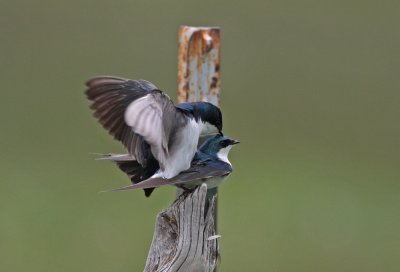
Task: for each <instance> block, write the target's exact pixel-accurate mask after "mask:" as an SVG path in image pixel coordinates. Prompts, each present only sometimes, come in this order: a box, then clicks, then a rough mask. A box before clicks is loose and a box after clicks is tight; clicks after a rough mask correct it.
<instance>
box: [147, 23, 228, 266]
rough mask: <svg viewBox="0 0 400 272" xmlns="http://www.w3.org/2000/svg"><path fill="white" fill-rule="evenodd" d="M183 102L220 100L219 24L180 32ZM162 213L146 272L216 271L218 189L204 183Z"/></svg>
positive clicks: (158, 217)
mask: <svg viewBox="0 0 400 272" xmlns="http://www.w3.org/2000/svg"><path fill="white" fill-rule="evenodd" d="M178 51H179V52H178V54H179V55H178V102H179V103H182V102H188V101H189V102H195V101H207V102H210V103H213V104H214V105H217V106H218V104H219V90H220V38H219V28H215V27H189V26H182V27H181V28H180V30H179V50H178ZM177 194H178V196H177V199H176V200H175V201H174V202H173V203H172V204H171V206H170V207H168V208H167V209H165V210H164V211H162V212H161V213H159V214H158V216H157V220H156V229H155V232H154V236H153V242H152V245H151V248H150V251H149V255H148V257H147V262H146V267H145V269H144V271H145V272H150V271H151V272H153V271H164V272H167V271H168V272H177V271H208V272H212V271H216V266H217V261H218V259H219V246H218V241H217V239H216V238H218V235H217V232H216V224H217V212H216V202H217V198H216V196H217V190H216V189H211V190H207V185H206V184H203V185H202V186H200V187H199V188H197V189H196V190H195V191H193V192H191V193H190V194H183V195H181V192H180V191H179V189H178V192H177Z"/></svg>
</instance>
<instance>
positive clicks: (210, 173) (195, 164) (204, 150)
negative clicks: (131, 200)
mask: <svg viewBox="0 0 400 272" xmlns="http://www.w3.org/2000/svg"><path fill="white" fill-rule="evenodd" d="M238 143H239V141H236V140H232V139H229V138H227V137H225V136H222V135H216V136H214V137H210V138H208V139H207V140H206V141H205V142H204V143H203V144H202V145H201V147H200V148H199V150H198V151H197V152H196V154H195V156H194V158H193V160H192V162H191V165H190V168H189V169H187V170H185V171H183V172H181V173H179V174H178V175H176V176H174V177H172V178H167V179H164V178H161V177H158V176H157V174H155V175H153V176H152V177H150V178H149V179H147V180H144V181H142V182H139V183H136V184H132V185H129V186H125V187H121V188H118V189H114V190H111V191H126V190H134V189H145V190H146V189H153V188H157V187H160V186H163V185H175V186H177V187H180V188H183V189H186V190H189V189H193V188H194V187H196V186H198V185H200V184H202V183H203V182H205V183H207V186H208V188H209V189H210V188H214V187H217V186H218V185H220V184H221V183H222V182H223V181H224V180H225V179H226V177H227V176H228V175H229V174H230V173H231V172H232V164H231V163H230V162H229V160H228V153H229V151H230V149H231V148H232V146H233V145H235V144H238ZM117 163H118V164H119V162H117ZM124 163H126V164H125V166H126V168H124V167H122V168H121V169H125V171H126V172H130V170H129V162H126V161H125V162H124ZM119 165H120V167H121V164H119Z"/></svg>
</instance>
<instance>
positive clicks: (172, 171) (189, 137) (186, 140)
mask: <svg viewBox="0 0 400 272" xmlns="http://www.w3.org/2000/svg"><path fill="white" fill-rule="evenodd" d="M200 133H201V126H199V125H198V124H197V122H196V121H195V120H190V121H189V122H188V124H187V125H186V127H185V128H183V129H182V130H181V132H180V134H179V135H177V136H176V137H177V141H179V143H180V144H178V145H177V146H176V148H175V149H174V150H170V153H169V155H170V156H169V158H168V159H167V161H166V163H165V170H164V172H163V173H162V176H163V177H164V178H172V177H174V176H176V175H177V174H179V173H180V172H182V171H184V170H186V169H188V168H189V167H190V163H191V161H192V159H193V156H194V154H195V153H196V150H197V143H198V141H199V136H200Z"/></svg>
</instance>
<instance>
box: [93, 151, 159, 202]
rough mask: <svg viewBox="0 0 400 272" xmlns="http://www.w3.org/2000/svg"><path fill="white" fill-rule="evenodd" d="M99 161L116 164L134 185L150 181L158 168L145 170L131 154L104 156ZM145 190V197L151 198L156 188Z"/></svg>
mask: <svg viewBox="0 0 400 272" xmlns="http://www.w3.org/2000/svg"><path fill="white" fill-rule="evenodd" d="M98 159H99V160H107V161H112V162H114V163H115V164H116V165H117V166H118V168H119V169H120V170H121V171H122V172H124V173H125V174H126V175H127V176H128V177H129V178H130V180H131V181H132V183H133V184H136V183H139V182H141V181H143V180H146V179H148V178H149V177H151V176H152V175H153V174H154V173H155V172H156V171H157V168H156V167H146V168H143V167H142V165H141V164H140V163H138V162H137V161H136V160H135V158H134V157H132V156H131V155H129V154H103V155H101V157H100V158H98ZM153 168H154V169H153ZM143 190H144V194H145V196H146V197H149V196H150V195H151V193H152V192H153V190H154V188H146V189H143Z"/></svg>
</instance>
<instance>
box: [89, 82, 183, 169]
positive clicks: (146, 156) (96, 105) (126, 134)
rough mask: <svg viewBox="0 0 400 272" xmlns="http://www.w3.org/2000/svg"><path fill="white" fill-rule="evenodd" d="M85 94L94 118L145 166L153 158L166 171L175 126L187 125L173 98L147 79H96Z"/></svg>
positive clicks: (90, 83)
mask: <svg viewBox="0 0 400 272" xmlns="http://www.w3.org/2000/svg"><path fill="white" fill-rule="evenodd" d="M86 85H87V86H88V89H87V91H86V95H87V97H88V99H89V100H91V101H92V104H91V108H92V109H93V110H94V116H95V117H96V118H97V119H98V120H99V122H100V123H101V124H102V125H103V127H104V128H105V129H106V130H108V132H109V133H110V134H111V135H112V136H114V138H115V139H117V140H119V141H121V142H122V143H123V144H124V146H125V147H126V148H127V150H128V152H129V153H130V154H131V155H132V156H133V157H134V158H135V159H136V160H137V161H138V162H139V163H140V164H141V165H142V166H143V167H146V165H147V163H148V161H149V160H150V159H151V158H152V156H154V157H155V158H156V159H157V161H158V162H159V164H160V167H161V168H162V169H163V165H164V162H165V160H166V159H167V158H168V144H169V140H170V139H171V138H172V137H173V135H172V134H173V132H174V131H175V130H174V129H175V127H176V126H181V125H184V124H185V123H186V122H187V118H186V116H185V115H184V114H183V113H181V111H178V110H177V109H176V108H175V106H174V104H173V103H172V101H171V100H170V98H169V97H168V96H167V95H165V94H164V93H163V92H161V91H159V90H157V87H156V86H155V85H154V84H152V83H150V82H148V81H145V80H129V79H123V78H118V77H109V76H105V77H96V78H93V79H90V80H89V81H87V83H86Z"/></svg>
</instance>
